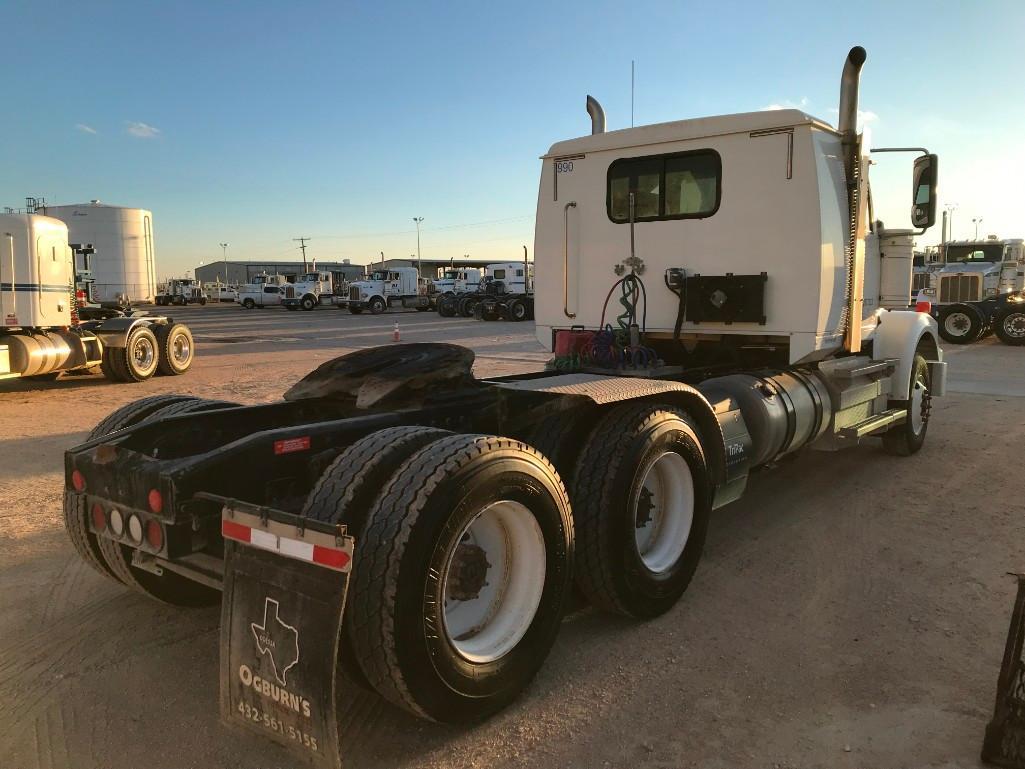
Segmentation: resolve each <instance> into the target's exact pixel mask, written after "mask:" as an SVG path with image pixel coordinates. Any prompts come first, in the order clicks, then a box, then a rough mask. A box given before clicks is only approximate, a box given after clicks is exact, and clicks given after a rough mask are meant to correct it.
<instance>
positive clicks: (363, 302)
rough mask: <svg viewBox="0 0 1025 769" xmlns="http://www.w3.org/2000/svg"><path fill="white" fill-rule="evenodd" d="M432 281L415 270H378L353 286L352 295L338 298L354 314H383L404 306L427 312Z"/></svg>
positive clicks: (337, 300)
mask: <svg viewBox="0 0 1025 769" xmlns="http://www.w3.org/2000/svg"><path fill="white" fill-rule="evenodd" d="M432 298H433V297H432V293H431V281H430V280H428V279H427V278H421V277H420V273H419V272H418V271H417V269H416V268H415V267H392V268H391V269H387V270H374V271H373V272H371V273H370V275H369V276H368V277H366V278H364V279H363V280H356V281H353V282H352V283H350V284H349V293H348V295H347V296H344V297H337V298H336V299H335V304H337V305H338V307H339V308H348V310H349V312H350V313H352V314H353V315H359V314H360V313H361V312H363V311H364V310H369V311H370V313H371V314H372V315H380V314H381V313H382V312H384V311H385V310H387V309H389V308H396V307H402V308H407V309H414V310H417V311H418V312H425V311H427V310H430V309H431V301H432Z"/></svg>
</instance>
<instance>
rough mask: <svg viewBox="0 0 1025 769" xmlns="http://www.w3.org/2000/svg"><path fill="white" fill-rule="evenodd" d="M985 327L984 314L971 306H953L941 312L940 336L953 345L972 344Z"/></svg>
mask: <svg viewBox="0 0 1025 769" xmlns="http://www.w3.org/2000/svg"><path fill="white" fill-rule="evenodd" d="M985 326H986V319H985V318H983V317H982V313H981V312H980V311H979V310H978V309H977V308H975V307H973V306H972V305H970V304H953V305H951V306H950V307H944V308H943V309H942V310H940V319H939V330H940V336H941V337H943V339H944V340H945V341H947V342H950V343H951V344H971V343H972V342H974V341H976V340H977V339H978V338H979V337H980V336H981V335H982V331H983V329H984V328H985Z"/></svg>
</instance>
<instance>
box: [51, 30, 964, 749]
mask: <svg viewBox="0 0 1025 769" xmlns="http://www.w3.org/2000/svg"><path fill="white" fill-rule="evenodd" d="M864 60H865V52H864V50H863V49H861V48H854V49H852V50H851V52H850V53H849V55H848V57H847V60H846V63H845V65H844V68H843V77H842V87H841V97H840V110H839V125H838V127H837V128H834V127H832V126H831V125H829V124H827V123H826V122H824V121H822V120H820V119H817V118H814V117H812V116H810V115H807V114H805V113H804V112H800V111H797V110H780V111H771V112H754V113H746V114H737V115H726V116H720V117H711V118H702V119H695V120H683V121H679V122H672V123H665V124H660V125H648V126H639V127H636V128H629V129H623V130H619V131H611V132H606V131H605V130H604V113H603V112H602V110H601V107H600V105H598V103H597V102H596V101H594V100H593V99H590V98H589V99H588V110H589V112H590V113H591V119H592V129H591V135H589V136H584V137H581V138H576V139H571V140H568V141H564V142H559V143H557V144H555V145H553V146H552V147H551V149H550V150H549V151H548V152H547V153H545V154H544V156H543V159H542V161H541V163H542V165H541V184H540V190H539V194H538V203H537V221H536V228H535V233H536V234H535V254H536V257H535V265H536V271H537V276H538V285H537V292H536V304H535V311H536V314H537V337H538V340H539V341H540V342H541V343H542V344H543V345H544V346H546V347H548V348H549V349H552V350H553V352H554V354H555V358H556V361H557V362H558V366H557V367H556V369H555V370H549V371H543V372H537V373H534V374H532V375H528V376H523V375H521V376H513V377H495V378H486V379H477V378H475V377H474V375H473V372H472V368H471V366H472V361H473V353H472V352H471V351H469V350H466V349H465V348H461V347H458V346H455V345H445V344H424V345H416V344H410V345H389V346H386V347H379V348H371V349H367V350H361V351H358V352H356V353H352V354H350V355H347V356H343V357H341V358H337V359H335V360H332V361H328V362H326V363H324V364H323V365H322V366H320V367H319V368H318V369H317V370H315V371H313V372H311V373H310V374H309V375H307V376H306V377H305V378H304V379H303V380H300V381H299V382H298V383H297V384H296V385H294V386H293V387H292V388H291V389H290V390H289V391H288V392H287V393H285V397H284V400H282V401H281V402H279V403H276V404H261V405H259V406H241V407H230V408H227V407H216V406H215V405H213V406H212V405H211V404H210V403H208V402H204V401H202V400H200V399H196V398H193V397H191V396H185V395H179V396H164V398H165V400H162V401H161V400H149V401H141V402H139V403H137V404H131V405H129V406H127V407H124V408H123V409H121V410H120V411H116V412H114V414H112V415H111V416H109V417H108V418H107V419H106V420H104V422H103V423H101V424H100V425H98V426H97V428H96V430H94V432H93V434H92V435H91V436H90V439H89V440H88V441H87V442H86V443H84V444H82V445H80V446H76V447H74V448H72V449H71V450H69V451H68V452H67V454H66V459H65V470H66V472H65V479H66V481H65V482H66V492H67V498H68V502H67V507H66V517H67V522H68V529H69V533H70V535H71V539H72V541H73V542H74V543H75V544H76V547H78V548H79V552H80V553H81V554H82V557H83V558H85V559H86V560H87V561H88V562H89V563H91V564H92V565H93V566H94V567H95V568H96V569H97V570H98V571H100V572H101V573H104V574H107V575H108V576H110V577H111V578H113V579H115V580H118V581H120V582H123V583H124V584H126V585H128V586H130V587H131V588H133V589H135V590H139V591H142V592H145V593H149V594H151V595H153V596H154V597H156V598H157V599H159V600H162V601H164V602H168V603H178V604H187V605H194V604H197V603H212V602H217V601H220V602H221V606H222V609H221V618H222V621H221V677H220V684H221V698H220V703H221V716H222V718H223V719H224V720H225V721H227V722H229V723H231V724H235V725H238V726H240V727H242V728H248V729H250V730H252V731H253V732H254V733H256V734H259V735H262V736H263V737H265V738H268V739H271V740H275V741H277V742H279V743H282V744H284V745H286V746H288V747H289V748H290V749H291V750H293V751H294V752H295V753H296V754H298V755H301V756H302V757H303V758H304V759H306V760H309V761H312V762H313V763H315V764H317V765H319V766H335V767H336V766H339V765H340V763H341V759H340V755H341V752H342V746H341V744H340V737H341V735H339V733H338V726H337V724H338V722H337V719H336V715H335V712H334V708H335V703H336V702H338V701H341V700H343V699H346V698H345V693H344V692H342V691H339V688H338V687H340V686H343V685H345V686H348V685H361V686H363V687H365V688H368V689H370V690H372V691H375V692H377V693H378V694H379V695H380V696H381V697H383V698H384V699H385V700H387V701H389V702H391V703H392V704H394V705H395V706H397V707H399V708H402V709H405V710H406V711H408V712H409V713H412V714H414V715H416V716H418V717H421V718H427V719H433V720H437V721H445V722H455V723H465V722H473V721H479V720H480V719H482V718H485V717H487V716H489V715H491V714H493V713H495V712H497V711H498V710H500V709H502V708H503V707H505V706H506V705H508V704H509V703H510V702H512V701H513V700H514V699H515V697H516V696H517V695H518V694H519V693H520V692H522V691H523V689H524V688H525V687H526V686H527V685H528V683H529V682H530V680H531V678H532V677H533V676H534V674H535V673H536V672H537V671H538V670H539V669H540V667H541V665H542V663H543V661H544V659H545V657H546V656H547V654H548V652H549V650H550V649H551V648H552V644H553V643H554V642H555V639H556V636H557V634H558V631H559V628H560V627H561V625H562V619H563V615H564V613H565V612H566V610H567V607H568V606H569V599H570V595H571V591H572V587H573V585H574V583H575V584H576V586H577V588H578V589H579V592H580V593H581V594H582V595H583V596H585V597H586V598H587V600H588V601H590V602H591V603H592V604H593V605H594V606H595V607H597V608H598V609H601V610H605V611H609V612H614V613H618V614H621V615H626V616H628V617H633V618H636V619H641V620H643V619H648V618H651V617H655V616H658V615H660V614H662V613H664V612H667V611H669V610H670V609H672V607H673V606H674V605H675V604H676V603H677V601H679V600H680V599H681V597H683V596H684V592H685V591H686V590H687V587H688V585H690V583H691V578H692V577H693V575H694V573H695V570H696V569H697V567H698V562H699V561H700V559H701V554H702V550H703V547H704V543H705V536H706V532H707V531H708V526H709V521H710V518H711V516H712V515H713V514H714V511H715V510H716V509H718V508H721V507H722V506H724V505H726V504H729V503H730V502H732V501H733V500H736V499H737V498H738V497H740V496H741V495H742V494H743V493H744V491H745V488H746V485H747V481H748V477H749V474H750V473H751V472H752V471H753V470H754V469H755V468H758V467H761V466H764V465H767V464H769V463H772V462H774V461H776V460H778V459H779V458H781V457H784V456H786V455H790V454H793V453H794V452H796V451H798V450H800V449H802V448H805V447H808V448H810V449H820V450H826V451H829V450H834V449H838V448H841V447H844V446H855V445H857V444H859V443H860V442H862V441H866V440H869V439H874V440H877V441H879V442H881V446H882V448H883V449H884V450H885V451H886V452H888V453H890V454H893V455H896V456H907V455H910V454H914V453H915V452H917V451H919V450H920V449H921V448H922V446H923V445H924V443H925V440H926V436H927V433H928V429H929V424H930V422H931V419H932V414H933V410H932V408H931V404H932V399H933V398H934V397H936V396H939V395H942V394H943V392H944V384H945V381H946V364H945V363H944V361H943V355H942V352H941V350H940V347H939V341H938V338H937V329H936V322H935V321H934V320H933V319H932V318H931V317H930V316H929V315H928V314H927V313H920V312H914V311H910V310H908V309H907V301H908V296H909V292H910V282H911V251H910V248H911V234H909V233H906V232H905V233H897V234H893V232H892V231H886V230H883V229H882V227H881V225H880V224H879V223H878V222H875V221H872V219H871V218H870V215H869V210H870V208H869V206H868V200H869V190H870V180H869V176H868V172H869V168H870V165H869V160H868V152H869V148H868V147H867V146H866V145H865V143H864V142H863V139H862V136H861V135H859V134H858V132H857V130H856V127H855V122H856V117H857V109H858V80H859V73H860V70H861V66H862V64H863V62H864ZM936 170H937V159H936V157H935V156H934V155H930V154H929V153H922V154H921V156H920V157H918V158H916V160H915V163H914V176H913V189H914V197H913V200H911V201H909V203H910V206H909V207H910V208H911V219H912V223H913V225H914V227H916V228H918V229H919V231H921V230H924V229H925V228H928V227H930V226H931V225H932V224H933V221H934V218H935V204H936V198H935V192H936ZM885 238H890V239H891V240H893V241H894V244H893V246H892V247H891V251H892V253H894V254H896V256H898V257H900V256H901V254H900V253H898V252H897V251H894V250H893V249H898V250H900V249H904V250H906V251H907V253H906V254H905V255H904V256H906V259H905V258H894V259H892V260H891V259H890V258H889V257H888V258H887V259H886V260H883V259H881V257H880V245H879V244H880V241H881V240H882V239H885ZM891 262H892V263H891ZM387 279H388V278H387V276H385V277H383V278H382V280H387ZM880 297H884V299H880ZM369 298H370V297H369V292H368V296H367V297H366V299H364V297H363V294H362V291H361V293H360V295H359V301H361V302H363V301H367V300H369ZM891 304H892V306H893V309H891V307H890V306H888V305H891ZM189 412H192V413H189ZM171 414H174V418H173V419H172V418H169V416H170V415H171ZM165 446H168V447H172V450H170V451H167V452H165V449H164V447H165ZM826 512H832V513H833V514H835V515H838V516H839V515H842V512H843V511H842V510H839V509H838V510H835V511H826ZM126 519H127V521H128V525H127V526H125V525H124V521H125V520H126ZM218 591H220V592H221V595H220V596H219V595H218ZM613 642H614V641H613ZM339 664H340V665H342V666H343V667H344V668H345V669H346V670H347V671H348V673H349V675H348V676H347V677H345V678H344V679H343V678H341V677H339V676H338V675H336V673H337V666H338V665H339ZM348 682H355V683H348Z"/></svg>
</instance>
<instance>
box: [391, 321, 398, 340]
mask: <svg viewBox="0 0 1025 769" xmlns="http://www.w3.org/2000/svg"><path fill="white" fill-rule="evenodd" d="M399 338H400V337H399V324H398V323H396V324H395V328H394V329H393V330H392V332H391V340H392V341H393V342H397V341H399Z"/></svg>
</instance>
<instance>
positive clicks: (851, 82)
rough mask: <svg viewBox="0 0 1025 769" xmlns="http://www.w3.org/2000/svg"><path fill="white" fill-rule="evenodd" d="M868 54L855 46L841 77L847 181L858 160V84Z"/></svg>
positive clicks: (842, 123) (841, 110) (841, 132)
mask: <svg viewBox="0 0 1025 769" xmlns="http://www.w3.org/2000/svg"><path fill="white" fill-rule="evenodd" d="M866 57H867V54H866V53H865V49H864V48H862V47H861V46H860V45H856V46H854V47H853V48H852V49H851V50H850V52H849V53H848V54H847V61H845V62H844V65H843V74H842V75H841V76H840V122H839V125H838V126H837V130H839V131H840V136H841V141H842V142H843V148H844V166H845V168H846V170H847V179H848V180H850V179H851V176H852V173H851V172H852V170H853V167H854V162H855V161H856V160H857V156H856V153H857V149H856V147H855V145H856V144H857V141H858V84H859V82H860V80H861V68H862V66H864V64H865V59H866Z"/></svg>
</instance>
